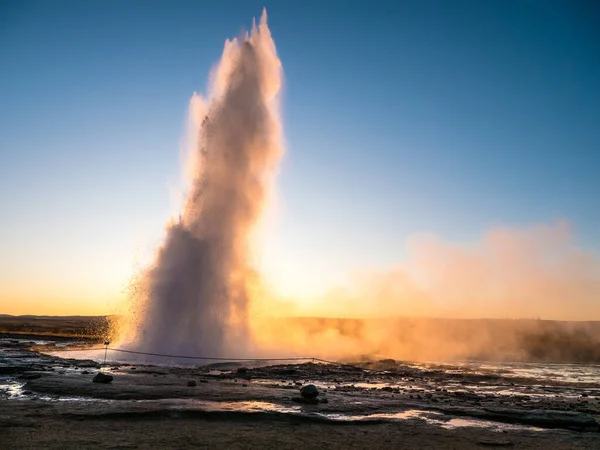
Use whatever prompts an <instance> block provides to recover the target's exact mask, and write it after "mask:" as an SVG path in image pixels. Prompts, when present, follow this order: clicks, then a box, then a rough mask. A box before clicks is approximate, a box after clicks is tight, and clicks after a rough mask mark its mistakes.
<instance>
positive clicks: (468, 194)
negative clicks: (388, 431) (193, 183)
mask: <svg viewBox="0 0 600 450" xmlns="http://www.w3.org/2000/svg"><path fill="white" fill-rule="evenodd" d="M263 6H266V8H267V12H268V16H269V27H270V28H271V31H272V34H273V37H274V39H275V42H276V45H277V48H278V52H279V55H280V58H281V60H282V62H283V68H284V72H285V80H286V81H285V92H284V96H283V116H284V126H285V136H286V144H287V153H286V156H285V158H284V161H283V164H282V169H281V172H280V177H279V182H278V186H279V196H280V197H281V199H282V203H283V211H282V217H281V221H280V227H279V231H278V235H277V237H276V239H275V241H274V242H276V244H275V245H274V248H275V250H273V254H272V256H273V257H274V258H276V259H277V260H278V266H280V271H281V274H280V275H281V276H282V277H283V278H286V277H287V278H288V279H291V278H293V277H296V278H298V277H300V280H301V284H307V285H310V284H311V283H314V284H315V285H316V286H322V285H323V283H324V281H323V280H326V279H331V280H336V279H338V278H339V277H341V276H342V275H343V274H346V273H349V272H350V271H352V270H355V269H359V268H362V267H374V266H375V267H385V266H389V265H392V264H393V263H394V262H396V261H399V260H402V258H403V257H405V254H406V250H405V248H404V241H405V239H406V238H407V236H409V235H411V234H413V233H417V232H423V231H428V232H433V233H436V234H438V235H440V236H441V237H443V238H444V239H446V240H448V241H453V242H467V241H473V240H476V239H478V238H479V237H480V236H481V234H482V233H483V232H484V231H485V230H486V229H489V228H490V227H493V226H496V225H511V226H517V227H518V226H527V225H532V224H539V223H548V222H553V221H554V220H555V219H558V218H562V219H567V220H569V221H570V222H571V224H572V225H573V228H574V230H575V233H576V236H577V240H578V243H579V244H580V245H581V246H582V247H583V248H585V249H589V250H591V251H595V252H600V26H599V25H598V24H599V23H600V6H599V5H598V3H597V2H594V1H588V2H577V1H566V0H565V1H543V2H542V1H528V0H523V1H452V2H449V1H417V0H415V1H408V2H405V1H389V2H385V1H369V2H354V1H327V0H325V1H301V2H291V1H283V0H282V1H266V2H265V1H261V2H255V1H248V0H245V1H234V0H230V1H227V2H199V1H194V2H192V1H190V2H184V1H177V2H172V1H163V2H157V1H138V2H133V1H89V2H81V1H63V0H56V1H25V0H24V1H4V2H1V3H0V217H1V219H2V220H1V221H0V288H1V289H0V290H2V289H4V291H3V292H0V306H2V305H3V304H4V306H6V305H7V304H8V302H10V301H13V300H12V299H13V297H14V298H18V299H21V300H19V301H25V300H24V299H25V298H27V297H28V296H30V295H31V292H34V291H36V290H37V291H43V292H44V295H45V296H46V297H47V298H48V299H49V301H54V299H58V298H60V297H61V296H62V287H61V286H64V285H65V283H67V284H69V285H70V286H74V289H75V290H76V292H78V294H77V296H79V297H78V298H81V297H85V296H86V295H88V294H89V295H88V296H89V297H90V298H91V297H93V295H92V294H91V292H92V291H93V292H96V293H97V297H98V298H97V299H96V300H94V301H96V302H98V304H100V302H105V300H106V299H107V298H109V297H110V296H111V295H114V293H115V292H117V291H118V290H119V289H120V286H122V284H123V282H124V281H126V279H127V277H128V275H129V274H130V273H131V271H132V261H133V259H134V252H135V251H136V248H138V247H140V246H141V247H144V246H148V245H151V244H154V243H156V239H157V238H158V237H159V236H160V233H161V231H162V229H163V226H164V222H165V219H166V218H167V217H168V215H169V214H170V213H172V212H173V202H172V200H171V196H170V194H169V190H168V186H169V184H170V183H175V182H176V181H177V179H178V176H179V173H180V161H179V157H178V154H179V148H180V142H181V137H182V131H183V129H184V123H185V117H186V113H187V103H188V100H189V98H190V96H191V94H192V93H193V91H204V90H205V87H206V84H207V75H208V73H209V70H210V68H211V66H212V65H213V64H215V63H216V62H217V61H218V59H219V56H220V52H221V51H222V47H223V42H224V40H225V39H226V38H231V37H234V36H235V35H236V34H238V32H239V31H240V29H241V28H242V27H245V28H248V27H250V25H251V20H252V17H255V16H256V17H258V16H259V15H260V13H261V10H262V7H263ZM8 285H10V286H11V287H10V288H6V286H8ZM309 287H310V286H309ZM37 291H36V292H37ZM15 292H17V293H18V295H17V294H15ZM11 296H13V297H11ZM86 301H87V300H86ZM77 302H78V300H72V302H71V303H70V304H69V305H70V306H69V308H70V307H71V306H72V307H73V308H76V307H77V306H78V305H79V304H78V303H77ZM65 304H66V303H65ZM79 306H80V305H79ZM0 309H6V308H0ZM0 312H2V311H0Z"/></svg>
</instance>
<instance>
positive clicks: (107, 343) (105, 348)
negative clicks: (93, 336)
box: [104, 341, 110, 365]
mask: <svg viewBox="0 0 600 450" xmlns="http://www.w3.org/2000/svg"><path fill="white" fill-rule="evenodd" d="M109 345H110V342H108V341H106V342H105V343H104V365H106V353H107V352H108V346H109Z"/></svg>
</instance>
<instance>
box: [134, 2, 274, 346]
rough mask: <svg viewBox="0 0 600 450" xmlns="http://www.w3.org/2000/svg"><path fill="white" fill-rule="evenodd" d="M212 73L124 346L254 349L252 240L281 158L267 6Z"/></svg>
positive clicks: (195, 104) (139, 284)
mask: <svg viewBox="0 0 600 450" xmlns="http://www.w3.org/2000/svg"><path fill="white" fill-rule="evenodd" d="M211 75H212V76H211V86H210V91H209V98H208V99H207V100H204V99H203V98H201V97H200V96H198V95H196V94H195V95H194V96H193V97H192V101H191V108H190V111H191V114H192V118H193V119H194V120H193V122H194V123H195V124H196V129H195V133H196V134H195V138H194V139H193V140H194V141H195V144H194V146H193V148H192V150H191V154H190V158H189V161H188V165H189V167H188V168H186V169H188V170H186V172H187V173H188V175H190V177H189V178H190V179H189V186H188V191H187V197H186V201H185V204H184V206H183V211H182V214H181V216H180V219H179V221H178V222H177V223H174V224H171V225H169V227H168V229H167V235H166V238H165V241H164V243H163V245H162V247H161V248H160V249H159V251H158V254H157V256H156V260H155V262H154V264H153V265H152V267H150V268H149V269H148V270H147V271H145V272H143V273H142V274H141V276H139V277H138V278H137V279H136V281H135V282H134V283H133V288H134V289H133V290H132V292H133V298H132V305H133V308H132V313H133V315H134V316H135V317H134V320H133V327H132V330H133V331H134V333H133V334H132V335H131V334H130V335H129V337H126V341H125V342H123V345H125V343H126V344H127V345H128V346H129V347H130V348H131V347H133V348H135V349H137V350H140V351H147V352H157V353H169V354H180V355H205V356H219V355H221V356H222V355H224V354H225V353H227V354H231V355H235V354H240V353H241V352H243V350H244V348H245V347H246V343H247V338H246V335H247V332H246V321H247V311H248V306H249V301H250V299H249V293H248V292H249V289H248V288H249V286H248V283H249V282H251V281H250V280H251V279H252V274H253V270H252V262H251V258H250V251H249V250H250V249H249V237H250V234H251V231H252V230H253V227H254V226H255V225H256V224H257V221H258V219H259V218H260V215H261V212H262V207H263V204H264V202H265V200H266V197H267V192H268V189H269V187H270V185H271V181H272V179H273V176H274V173H275V168H276V166H277V163H278V161H279V159H280V157H281V155H282V146H281V139H280V130H281V127H280V121H279V115H278V108H277V104H276V100H277V98H276V97H277V93H278V92H279V88H280V86H281V63H280V61H279V58H278V57H277V52H276V49H275V44H274V42H273V39H272V38H271V34H270V31H269V28H268V27H267V22H266V12H263V16H262V18H261V21H260V24H259V25H258V26H256V25H253V27H252V31H251V32H250V33H249V34H245V35H243V36H241V37H239V38H237V39H233V40H231V41H226V43H225V48H224V50H223V55H222V57H221V60H220V62H219V64H218V66H217V67H216V68H215V69H214V72H213V73H212V74H211Z"/></svg>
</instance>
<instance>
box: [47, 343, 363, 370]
mask: <svg viewBox="0 0 600 450" xmlns="http://www.w3.org/2000/svg"><path fill="white" fill-rule="evenodd" d="M90 350H105V351H106V350H111V351H113V352H121V353H130V354H133V355H144V356H158V357H162V358H181V359H198V360H204V361H312V362H316V361H318V362H321V363H324V364H331V365H334V366H340V367H350V368H353V369H358V370H369V369H365V368H364V367H360V366H355V365H352V364H344V363H340V362H336V361H329V360H327V359H321V358H314V357H301V356H294V357H290V358H225V357H217V356H187V355H168V354H164V353H150V352H138V351H134V350H126V349H123V348H112V347H96V348H65V349H60V350H52V352H53V353H57V352H77V351H90Z"/></svg>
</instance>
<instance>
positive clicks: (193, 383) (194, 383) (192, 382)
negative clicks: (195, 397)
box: [187, 380, 196, 387]
mask: <svg viewBox="0 0 600 450" xmlns="http://www.w3.org/2000/svg"><path fill="white" fill-rule="evenodd" d="M187 385H188V386H189V387H194V386H196V382H195V381H194V380H190V381H188V382H187Z"/></svg>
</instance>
